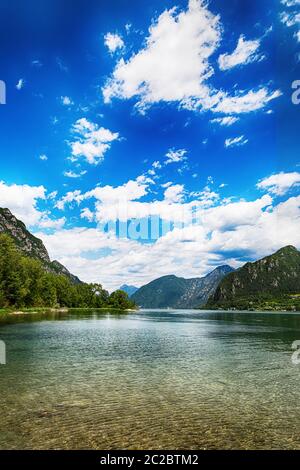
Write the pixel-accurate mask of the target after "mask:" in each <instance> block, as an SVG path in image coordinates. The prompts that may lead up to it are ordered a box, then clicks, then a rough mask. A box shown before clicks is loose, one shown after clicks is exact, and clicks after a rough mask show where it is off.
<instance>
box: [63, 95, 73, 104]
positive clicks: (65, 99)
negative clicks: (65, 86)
mask: <svg viewBox="0 0 300 470" xmlns="http://www.w3.org/2000/svg"><path fill="white" fill-rule="evenodd" d="M60 101H61V103H62V104H63V105H64V106H73V104H74V102H73V101H72V99H71V98H70V97H69V96H61V97H60Z"/></svg>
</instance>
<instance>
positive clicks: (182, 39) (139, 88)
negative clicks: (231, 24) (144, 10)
mask: <svg viewBox="0 0 300 470" xmlns="http://www.w3.org/2000/svg"><path fill="white" fill-rule="evenodd" d="M220 38H221V26H220V21H219V17H218V16H215V15H213V14H212V13H211V12H210V11H209V10H208V9H207V8H206V7H205V6H204V5H203V3H202V2H200V1H198V0H190V2H189V7H188V10H187V11H181V12H178V10H177V9H176V8H172V9H171V10H166V11H164V12H163V13H162V14H161V15H160V16H159V18H158V20H157V21H156V22H154V23H153V24H152V26H151V27H150V28H149V37H148V38H147V41H146V46H145V47H144V48H143V49H141V50H140V51H139V52H138V53H137V54H135V55H133V56H132V57H131V58H130V59H129V60H128V61H127V62H125V61H124V59H121V60H120V61H119V62H118V63H117V65H116V68H115V70H114V72H113V75H112V77H111V79H109V80H108V82H107V83H106V85H105V87H104V89H103V94H104V98H105V101H106V102H109V101H110V100H111V99H112V98H113V97H119V98H126V99H128V98H132V97H134V96H136V97H138V98H139V103H138V105H139V107H140V108H143V107H145V106H147V105H148V104H152V103H157V102H160V101H178V102H184V101H185V100H186V99H188V98H190V97H195V96H196V97H199V98H200V97H202V96H203V97H204V96H206V95H207V93H208V89H207V85H205V81H206V80H207V78H208V77H210V76H211V75H212V74H213V70H212V68H211V67H210V65H209V63H208V59H209V57H210V56H211V55H212V54H213V53H214V52H215V50H216V48H217V47H218V45H219V42H220Z"/></svg>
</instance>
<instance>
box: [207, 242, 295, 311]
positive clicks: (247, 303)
mask: <svg viewBox="0 0 300 470" xmlns="http://www.w3.org/2000/svg"><path fill="white" fill-rule="evenodd" d="M299 293H300V253H299V251H298V250H297V249H296V248H294V247H293V246H287V247H284V248H281V249H280V250H279V251H277V252H276V253H274V254H273V255H271V256H267V257H266V258H263V259H261V260H259V261H256V262H254V263H247V264H245V266H243V267H242V268H240V269H238V270H237V271H235V272H234V273H230V274H228V275H227V276H226V277H225V278H224V279H223V280H222V281H221V283H220V284H219V286H218V288H217V290H216V292H215V294H214V296H213V297H212V298H210V300H209V301H208V303H207V305H206V307H207V308H220V309H231V308H235V309H239V310H251V309H253V310H292V311H300V295H299Z"/></svg>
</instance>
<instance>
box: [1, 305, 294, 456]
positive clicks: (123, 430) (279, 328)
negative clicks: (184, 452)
mask: <svg viewBox="0 0 300 470" xmlns="http://www.w3.org/2000/svg"><path fill="white" fill-rule="evenodd" d="M33 318H35V317H31V318H30V317H28V316H27V317H26V318H24V317H19V318H18V319H16V321H17V323H15V324H6V325H2V326H1V327H0V340H3V341H5V342H6V346H7V365H6V366H0V396H1V408H0V422H1V426H0V448H1V449H32V448H34V449H151V448H152V449H300V433H299V424H300V405H299V403H300V401H299V399H300V365H298V366H297V365H294V364H293V363H292V361H291V355H292V349H291V345H292V342H293V341H295V340H300V314H286V313H284V314H278V313H270V314H266V313H250V312H247V313H246V312H245V313H238V312H234V313H229V312H217V313H214V312H197V311H150V310H148V311H141V312H138V313H130V314H128V315H124V314H123V315H117V314H110V313H105V312H103V313H101V314H99V313H97V314H96V313H92V312H89V313H85V314H80V313H79V312H77V313H76V314H75V313H74V314H69V315H65V314H64V315H61V316H58V315H54V314H52V315H51V316H50V318H48V319H46V320H45V319H44V320H43V318H40V319H42V320H43V321H38V322H32V321H29V320H30V319H31V320H32V319H33Z"/></svg>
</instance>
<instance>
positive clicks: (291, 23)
mask: <svg viewBox="0 0 300 470" xmlns="http://www.w3.org/2000/svg"><path fill="white" fill-rule="evenodd" d="M281 3H282V5H284V6H285V7H286V8H287V10H284V11H283V12H281V13H280V19H281V22H282V23H283V24H285V26H287V27H288V28H293V29H294V30H295V32H294V36H295V38H296V39H297V41H298V42H300V10H299V7H300V0H281Z"/></svg>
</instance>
